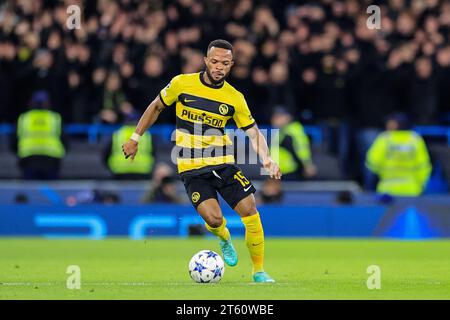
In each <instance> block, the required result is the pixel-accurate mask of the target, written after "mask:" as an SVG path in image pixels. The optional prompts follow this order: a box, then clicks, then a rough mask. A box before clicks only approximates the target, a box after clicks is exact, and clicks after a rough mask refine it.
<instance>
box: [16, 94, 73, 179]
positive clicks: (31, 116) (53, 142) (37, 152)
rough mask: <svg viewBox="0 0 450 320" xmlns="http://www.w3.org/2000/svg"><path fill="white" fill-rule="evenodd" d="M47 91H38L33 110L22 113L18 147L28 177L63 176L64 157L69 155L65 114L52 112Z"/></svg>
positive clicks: (17, 141)
mask: <svg viewBox="0 0 450 320" xmlns="http://www.w3.org/2000/svg"><path fill="white" fill-rule="evenodd" d="M49 109H50V100H49V96H48V94H47V92H46V91H37V92H35V93H34V94H33V96H32V98H31V102H30V110H29V111H27V112H25V113H23V114H22V115H20V117H19V120H18V122H17V137H16V139H15V140H16V141H15V142H14V149H15V150H16V151H17V156H18V157H19V166H20V168H21V169H22V173H23V177H24V178H25V179H39V180H49V179H57V178H58V177H59V170H60V164H61V159H62V158H63V157H64V155H65V147H64V144H63V141H62V123H61V116H60V115H59V114H58V113H56V112H54V111H50V110H49Z"/></svg>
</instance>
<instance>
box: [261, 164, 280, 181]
mask: <svg viewBox="0 0 450 320" xmlns="http://www.w3.org/2000/svg"><path fill="white" fill-rule="evenodd" d="M263 166H264V168H265V169H266V170H267V171H269V175H270V177H271V178H274V179H281V170H280V167H279V166H278V164H277V163H276V162H275V161H273V160H272V159H268V160H266V161H265V162H264V163H263Z"/></svg>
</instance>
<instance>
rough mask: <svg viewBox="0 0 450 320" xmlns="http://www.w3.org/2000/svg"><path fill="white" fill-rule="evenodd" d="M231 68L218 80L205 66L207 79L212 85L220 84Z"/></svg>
mask: <svg viewBox="0 0 450 320" xmlns="http://www.w3.org/2000/svg"><path fill="white" fill-rule="evenodd" d="M230 72H231V70H230V71H228V72H227V73H226V74H225V75H224V76H223V77H222V78H221V79H220V80H215V79H214V78H213V76H212V74H211V72H210V71H209V69H208V68H206V75H207V76H208V79H209V81H211V83H212V84H213V85H214V86H218V85H219V84H221V83H222V82H224V81H225V79H226V78H227V77H228V75H229V74H230Z"/></svg>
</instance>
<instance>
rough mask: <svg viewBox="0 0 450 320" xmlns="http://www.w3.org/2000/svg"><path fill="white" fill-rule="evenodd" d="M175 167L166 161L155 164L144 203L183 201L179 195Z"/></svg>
mask: <svg viewBox="0 0 450 320" xmlns="http://www.w3.org/2000/svg"><path fill="white" fill-rule="evenodd" d="M174 174H175V172H174V169H173V168H172V167H171V166H169V165H168V164H166V163H158V164H157V165H156V166H155V170H154V172H153V177H152V181H151V188H150V190H149V191H147V192H146V193H145V194H144V197H143V198H142V202H143V203H152V202H165V203H183V202H184V200H183V198H181V197H180V196H179V195H178V192H177V186H176V181H177V179H176V178H175V177H174Z"/></svg>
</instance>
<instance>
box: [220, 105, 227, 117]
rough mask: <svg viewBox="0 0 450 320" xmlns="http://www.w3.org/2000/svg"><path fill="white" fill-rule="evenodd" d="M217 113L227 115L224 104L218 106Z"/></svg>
mask: <svg viewBox="0 0 450 320" xmlns="http://www.w3.org/2000/svg"><path fill="white" fill-rule="evenodd" d="M219 112H220V114H221V115H226V114H227V113H228V106H227V105H226V104H221V105H220V106H219Z"/></svg>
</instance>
